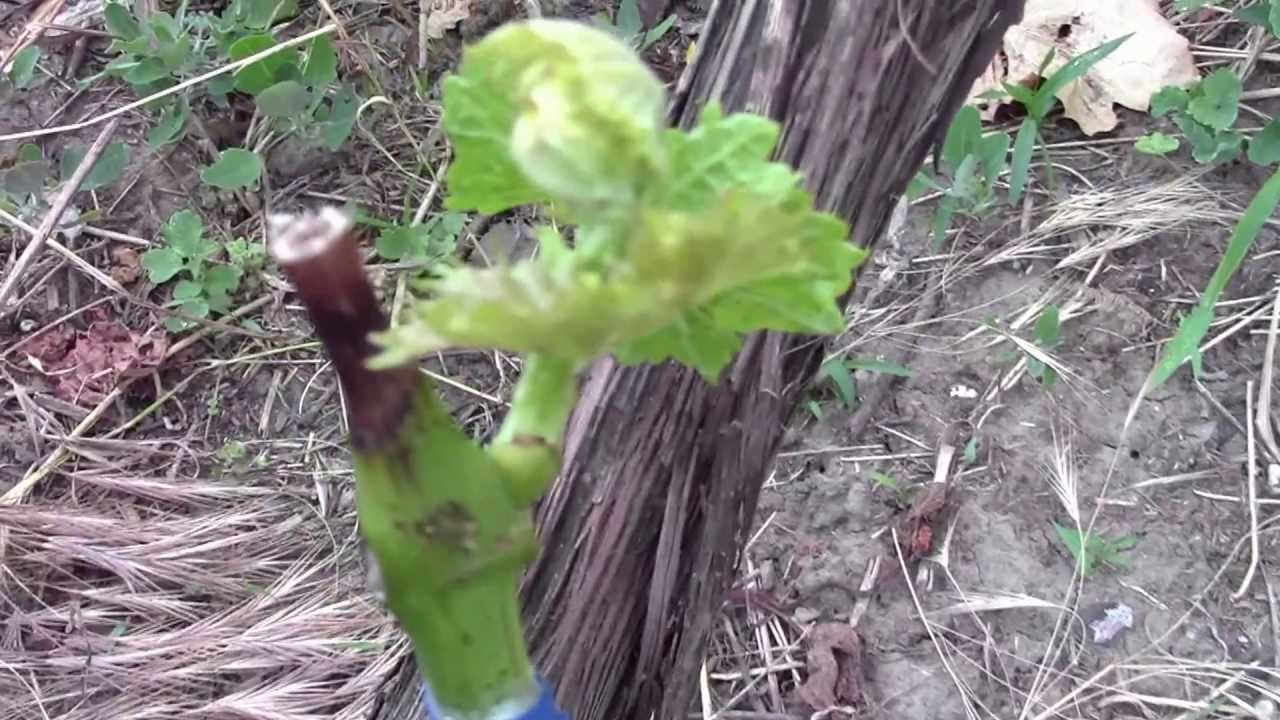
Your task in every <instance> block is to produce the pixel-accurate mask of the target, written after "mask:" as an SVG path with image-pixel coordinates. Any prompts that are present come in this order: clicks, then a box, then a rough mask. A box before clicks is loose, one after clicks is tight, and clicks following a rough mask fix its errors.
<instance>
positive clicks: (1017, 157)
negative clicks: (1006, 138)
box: [1009, 116, 1039, 206]
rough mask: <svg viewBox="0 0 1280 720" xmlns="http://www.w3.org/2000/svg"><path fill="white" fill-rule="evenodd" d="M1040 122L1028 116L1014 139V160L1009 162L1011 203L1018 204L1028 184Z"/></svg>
mask: <svg viewBox="0 0 1280 720" xmlns="http://www.w3.org/2000/svg"><path fill="white" fill-rule="evenodd" d="M1038 130H1039V123H1037V122H1036V121H1035V120H1034V119H1033V118H1031V117H1030V116H1028V117H1027V118H1026V119H1025V120H1023V121H1022V127H1020V128H1018V137H1017V138H1016V139H1015V140H1014V141H1013V162H1011V163H1010V164H1009V204H1010V205H1015V206H1016V205H1017V204H1018V200H1019V199H1020V198H1021V197H1022V189H1023V188H1025V187H1026V186H1027V172H1028V171H1029V169H1030V168H1031V151H1032V150H1034V149H1035V146H1036V135H1037V134H1038V132H1037V131H1038Z"/></svg>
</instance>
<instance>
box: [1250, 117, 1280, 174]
mask: <svg viewBox="0 0 1280 720" xmlns="http://www.w3.org/2000/svg"><path fill="white" fill-rule="evenodd" d="M1249 162H1252V163H1255V164H1257V165H1272V164H1275V163H1277V162H1280V118H1272V119H1271V122H1269V123H1267V126H1266V127H1264V128H1262V130H1260V131H1258V134H1257V135H1254V136H1253V139H1252V140H1250V141H1249Z"/></svg>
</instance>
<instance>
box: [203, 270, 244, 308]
mask: <svg viewBox="0 0 1280 720" xmlns="http://www.w3.org/2000/svg"><path fill="white" fill-rule="evenodd" d="M201 285H203V286H204V290H205V293H206V294H208V295H209V296H211V297H212V296H218V295H225V296H230V295H232V294H233V293H235V291H236V290H238V289H239V288H240V268H238V267H236V266H234V265H214V266H212V267H210V268H208V269H206V270H205V272H204V278H203V279H202V281H201ZM215 309H220V308H215Z"/></svg>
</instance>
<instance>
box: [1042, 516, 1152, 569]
mask: <svg viewBox="0 0 1280 720" xmlns="http://www.w3.org/2000/svg"><path fill="white" fill-rule="evenodd" d="M1053 527H1054V529H1055V530H1057V531H1058V539H1059V540H1061V541H1062V544H1063V545H1065V546H1066V548H1067V551H1068V552H1070V553H1071V557H1073V558H1075V561H1076V565H1077V566H1079V567H1080V568H1081V573H1082V574H1083V575H1084V576H1085V577H1088V576H1089V575H1090V574H1091V573H1092V572H1093V571H1094V570H1096V569H1098V567H1100V566H1102V565H1107V566H1110V567H1113V568H1119V569H1124V568H1127V567H1128V566H1129V563H1128V560H1127V559H1126V558H1125V557H1124V556H1123V555H1121V553H1123V552H1124V551H1126V550H1132V549H1133V548H1134V547H1137V545H1138V539H1137V538H1136V537H1134V536H1132V535H1124V536H1122V537H1118V538H1108V537H1105V536H1103V535H1101V534H1099V533H1086V532H1082V531H1080V530H1077V529H1075V528H1070V527H1066V526H1063V525H1059V524H1058V523H1056V522H1055V523H1054V524H1053Z"/></svg>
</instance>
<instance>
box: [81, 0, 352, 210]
mask: <svg viewBox="0 0 1280 720" xmlns="http://www.w3.org/2000/svg"><path fill="white" fill-rule="evenodd" d="M297 13H298V4H297V2H296V0H280V1H274V2H273V1H268V0H262V1H257V0H232V2H231V3H229V4H228V5H227V6H226V7H225V8H224V9H223V11H222V12H221V13H220V14H216V15H215V14H212V13H204V12H188V11H187V10H186V5H185V4H183V5H181V6H180V8H179V10H178V11H177V14H176V15H170V14H168V13H165V12H155V13H152V14H150V15H148V16H147V17H146V18H145V19H139V18H137V17H135V16H134V15H133V14H132V13H131V12H130V11H129V10H128V9H127V8H126V7H125V6H124V5H122V4H120V3H118V2H109V3H107V4H106V5H105V6H104V9H103V15H104V18H105V21H106V26H107V30H108V32H110V33H111V35H112V37H113V42H112V48H113V49H114V50H116V51H117V52H118V53H119V54H118V55H117V57H116V58H115V59H113V60H112V61H111V62H109V63H108V64H107V65H106V67H105V68H104V69H103V71H102V73H101V75H104V76H108V77H119V78H121V79H123V80H124V81H125V82H126V83H128V84H129V85H130V86H132V87H133V89H134V91H135V92H136V93H137V94H138V95H140V96H145V95H149V94H152V93H155V92H159V91H162V90H164V89H166V88H169V87H172V86H173V85H175V84H177V83H178V82H181V81H183V80H186V79H188V78H190V77H193V76H195V75H197V74H199V73H201V72H205V71H207V70H209V69H212V68H214V67H216V66H218V65H222V64H225V63H227V62H231V61H235V60H240V59H244V58H246V57H249V56H251V55H254V54H255V53H258V52H261V51H263V50H267V49H270V48H272V47H274V46H276V45H277V44H278V40H277V39H276V37H275V35H274V34H273V30H272V28H273V27H274V26H275V25H276V24H277V23H279V22H280V21H281V20H284V19H287V18H290V17H293V16H296V15H297ZM94 79H96V78H89V79H88V80H86V81H84V82H85V84H88V83H90V82H92V81H93V80H94ZM233 93H243V94H245V95H249V96H251V97H252V98H253V99H254V105H255V108H256V110H257V112H258V113H259V114H260V115H261V116H262V117H264V118H266V120H267V122H266V123H265V124H264V125H265V126H266V127H268V128H269V129H273V130H278V131H281V132H287V133H295V134H298V135H300V136H301V137H303V138H304V139H305V140H307V141H308V142H312V143H316V144H319V145H321V146H323V147H325V148H326V149H328V150H330V151H334V150H337V149H338V148H339V147H341V146H342V144H343V143H344V142H345V141H346V139H347V137H349V136H350V134H351V131H352V129H353V127H354V125H355V115H356V110H357V109H358V106H359V99H358V97H357V95H356V93H355V90H354V89H353V88H352V87H351V86H350V85H347V84H340V83H339V78H338V56H337V51H336V49H335V47H334V45H333V42H332V41H331V40H330V39H329V37H328V36H327V35H319V36H317V37H315V38H313V39H312V40H311V41H310V42H308V43H307V44H305V45H304V46H302V47H301V48H285V49H282V50H280V51H279V52H277V53H275V54H272V55H269V56H268V57H265V58H263V59H261V60H259V61H257V62H254V63H252V64H250V65H247V66H245V67H243V68H240V69H239V70H238V71H237V72H235V73H234V74H224V75H219V76H217V77H215V78H213V79H212V80H210V81H209V82H208V83H204V84H202V85H199V86H196V87H194V88H189V89H188V90H186V91H184V92H183V93H182V94H178V95H172V96H168V97H165V98H163V99H161V100H158V101H156V103H155V104H154V106H153V107H152V109H153V110H156V111H158V112H159V118H158V120H157V121H156V123H155V125H154V126H153V127H152V129H151V131H150V133H149V135H148V142H147V144H148V146H149V147H151V148H152V149H155V148H159V147H162V146H164V145H166V144H169V143H173V142H177V141H178V140H180V139H181V138H182V136H183V134H184V133H185V129H186V124H187V121H188V119H189V118H190V115H191V113H192V112H193V111H194V109H195V108H198V107H199V106H200V104H199V102H198V101H200V100H207V101H208V102H210V103H212V104H213V105H215V106H217V107H220V108H228V107H230V103H231V96H232V94H233ZM250 156H252V157H250ZM261 166H262V160H261V158H260V157H257V153H255V152H253V151H251V150H246V149H240V148H233V149H229V150H227V151H224V152H223V153H222V156H221V157H220V158H219V159H218V160H217V161H216V162H215V163H214V164H213V165H212V166H209V167H206V168H204V169H203V171H202V172H201V178H202V179H203V180H204V181H205V182H207V183H210V184H212V185H216V186H217V187H220V188H224V189H237V188H245V187H249V186H251V185H252V184H253V183H255V182H257V180H258V178H259V177H260V176H261V172H262V168H261Z"/></svg>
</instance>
